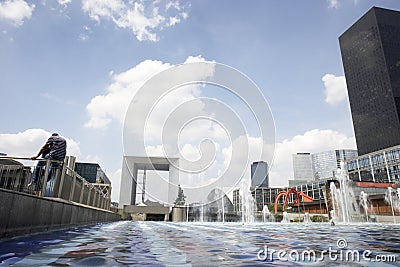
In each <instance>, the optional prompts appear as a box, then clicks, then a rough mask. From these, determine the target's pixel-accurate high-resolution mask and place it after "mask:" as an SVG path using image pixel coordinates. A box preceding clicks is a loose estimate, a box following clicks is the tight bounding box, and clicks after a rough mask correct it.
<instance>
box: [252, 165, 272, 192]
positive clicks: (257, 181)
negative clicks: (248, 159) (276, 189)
mask: <svg viewBox="0 0 400 267" xmlns="http://www.w3.org/2000/svg"><path fill="white" fill-rule="evenodd" d="M257 186H260V187H268V186H269V178H268V163H266V162H265V161H257V162H253V164H251V187H253V188H255V187H257Z"/></svg>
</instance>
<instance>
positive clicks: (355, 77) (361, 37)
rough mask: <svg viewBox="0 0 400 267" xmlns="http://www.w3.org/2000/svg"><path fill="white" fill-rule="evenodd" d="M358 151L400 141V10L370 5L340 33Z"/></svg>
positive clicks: (371, 150) (361, 151) (377, 148)
mask: <svg viewBox="0 0 400 267" xmlns="http://www.w3.org/2000/svg"><path fill="white" fill-rule="evenodd" d="M339 42H340V50H341V53H342V61H343V67H344V72H345V75H346V82H347V90H348V93H349V100H350V107H351V114H352V117H353V125H354V132H355V135H356V140H357V148H358V153H359V154H360V155H364V154H367V153H370V152H373V151H377V150H380V149H384V148H388V147H391V146H395V145H399V144H400V120H399V115H400V12H398V11H394V10H388V9H383V8H378V7H373V8H371V9H370V10H369V11H368V12H367V13H366V14H365V15H364V16H362V17H361V18H360V19H359V20H358V21H357V22H356V23H354V25H353V26H351V27H350V28H349V29H348V30H347V31H346V32H345V33H343V34H342V35H341V36H340V37H339Z"/></svg>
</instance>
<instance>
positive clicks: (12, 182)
mask: <svg viewBox="0 0 400 267" xmlns="http://www.w3.org/2000/svg"><path fill="white" fill-rule="evenodd" d="M0 159H9V160H30V161H37V162H40V161H42V162H43V161H46V163H45V164H44V163H41V165H40V166H39V165H37V166H36V167H34V166H26V165H22V163H21V162H20V163H21V165H12V164H1V165H0V188H5V189H9V190H13V191H20V192H25V193H28V194H35V192H34V191H33V187H30V186H29V185H28V183H29V184H30V182H31V179H32V176H33V175H34V174H33V173H35V175H36V177H37V176H38V175H39V176H40V177H41V178H40V179H41V181H39V185H40V184H42V185H43V186H42V188H41V189H40V191H41V195H42V196H50V197H57V198H63V199H66V200H68V201H74V202H78V203H85V204H87V205H91V206H94V207H98V208H103V209H109V207H110V205H111V185H108V184H101V185H100V184H92V183H89V182H88V181H87V180H86V179H85V178H83V177H82V176H81V175H79V174H78V173H77V172H76V171H75V170H74V165H75V164H74V163H75V157H71V156H67V157H66V158H65V160H64V161H59V160H51V159H42V158H40V159H39V158H38V159H31V158H27V157H11V156H0ZM71 162H72V163H71ZM51 163H58V164H56V165H53V164H51ZM2 166H3V167H2ZM4 166H7V167H6V168H4ZM32 167H33V169H32ZM38 168H40V169H38ZM39 173H41V174H39ZM50 175H51V176H50ZM71 179H72V180H71ZM77 183H78V184H80V189H79V185H78V184H77ZM76 186H78V187H77V189H76ZM36 188H38V187H37V185H36V186H35V190H37V189H36ZM57 188H58V190H57ZM76 190H78V191H77V192H75V191H76ZM79 190H80V191H79Z"/></svg>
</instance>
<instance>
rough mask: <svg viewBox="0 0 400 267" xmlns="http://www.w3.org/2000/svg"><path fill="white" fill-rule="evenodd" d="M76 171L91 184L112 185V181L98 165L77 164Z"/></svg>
mask: <svg viewBox="0 0 400 267" xmlns="http://www.w3.org/2000/svg"><path fill="white" fill-rule="evenodd" d="M75 171H76V172H77V173H78V174H79V175H80V176H82V177H83V178H85V180H86V181H88V182H89V183H104V184H111V181H110V179H108V177H107V175H106V174H105V172H104V171H103V170H102V169H101V167H100V165H99V164H97V163H84V162H76V163H75Z"/></svg>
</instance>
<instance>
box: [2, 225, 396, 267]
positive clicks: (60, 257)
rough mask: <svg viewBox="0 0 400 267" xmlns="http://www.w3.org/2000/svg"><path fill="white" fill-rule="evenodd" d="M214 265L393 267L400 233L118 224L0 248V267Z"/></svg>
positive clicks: (377, 228)
mask: <svg viewBox="0 0 400 267" xmlns="http://www.w3.org/2000/svg"><path fill="white" fill-rule="evenodd" d="M378 261H379V262H378ZM221 265H222V266H269V265H273V266H296V265H297V266H303V265H306V266H323V265H324V266H338V265H341V266H400V225H389V224H387V225H383V224H359V225H337V226H330V225H329V224H322V223H313V224H299V223H289V224H281V223H270V224H239V223H171V222H129V221H123V222H115V223H109V224H99V225H95V226H90V227H80V228H73V229H69V230H65V231H55V232H49V233H45V234H37V235H31V236H24V237H20V238H14V239H10V240H6V241H2V242H0V266H221Z"/></svg>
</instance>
